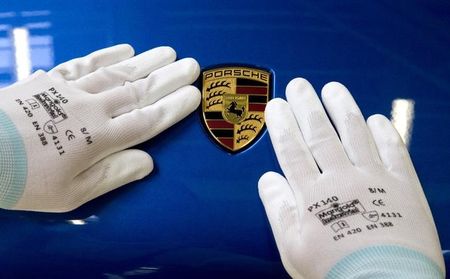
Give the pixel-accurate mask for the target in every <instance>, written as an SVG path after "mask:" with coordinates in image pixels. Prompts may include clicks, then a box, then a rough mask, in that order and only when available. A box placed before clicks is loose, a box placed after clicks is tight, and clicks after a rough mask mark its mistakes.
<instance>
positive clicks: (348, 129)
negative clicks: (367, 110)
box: [322, 82, 381, 166]
mask: <svg viewBox="0 0 450 279" xmlns="http://www.w3.org/2000/svg"><path fill="white" fill-rule="evenodd" d="M322 101H323V104H324V105H325V108H326V110H327V112H328V114H329V115H330V118H331V120H332V121H333V123H334V125H335V127H336V129H337V132H338V133H339V136H340V138H341V142H342V145H343V146H344V149H345V151H346V153H347V156H348V158H349V159H350V161H351V162H352V163H353V164H354V165H358V166H367V165H381V160H380V158H379V156H378V152H377V149H376V146H375V143H374V141H373V138H372V136H371V134H370V132H369V129H368V128H367V125H366V122H365V121H364V117H363V115H362V113H361V111H360V110H359V107H358V105H357V104H356V103H355V100H354V99H353V97H352V95H351V94H350V92H349V91H348V90H347V88H346V87H345V86H344V85H342V84H340V83H338V82H330V83H328V84H326V85H325V86H324V87H323V89H322Z"/></svg>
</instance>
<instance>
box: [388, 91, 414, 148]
mask: <svg viewBox="0 0 450 279" xmlns="http://www.w3.org/2000/svg"><path fill="white" fill-rule="evenodd" d="M413 120H414V100H411V99H395V100H394V101H392V110H391V121H392V124H393V125H394V127H395V128H396V129H397V131H398V133H399V134H400V136H401V138H402V140H403V142H404V143H405V145H406V146H409V143H410V140H411V133H412V129H413Z"/></svg>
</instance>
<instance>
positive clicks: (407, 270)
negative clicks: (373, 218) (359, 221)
mask: <svg viewBox="0 0 450 279" xmlns="http://www.w3.org/2000/svg"><path fill="white" fill-rule="evenodd" d="M325 278H326V279H331V278H333V279H340V278H345V279H351V278H397V279H402V278H405V279H406V278H421V279H424V278H430V279H431V278H433V279H437V278H442V279H443V278H444V273H443V271H442V270H441V269H440V268H439V266H438V265H437V264H436V263H435V262H434V261H433V260H431V259H430V258H429V257H427V256H425V255H424V254H422V253H420V252H418V251H415V250H412V249H408V248H404V247H401V246H373V247H368V248H364V249H361V250H358V251H356V252H354V253H352V254H350V255H348V256H346V257H345V258H344V259H342V260H340V261H339V262H338V263H337V264H336V265H335V266H334V267H333V268H332V269H331V270H330V272H328V274H327V276H326V277H325Z"/></svg>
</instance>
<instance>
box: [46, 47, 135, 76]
mask: <svg viewBox="0 0 450 279" xmlns="http://www.w3.org/2000/svg"><path fill="white" fill-rule="evenodd" d="M133 55H134V49H133V47H132V46H130V45H128V44H121V45H116V46H112V47H109V48H104V49H100V50H97V51H94V52H92V53H91V54H89V55H87V56H84V57H80V58H75V59H72V60H69V61H67V62H64V63H62V64H60V65H58V66H56V67H55V68H53V69H52V70H51V71H50V72H49V74H50V75H51V76H52V77H53V78H60V79H64V80H76V79H79V78H81V77H82V76H84V75H87V74H89V73H91V72H93V71H95V70H97V69H99V68H100V67H105V66H109V65H112V64H115V63H118V62H120V61H122V60H125V59H128V58H130V57H133Z"/></svg>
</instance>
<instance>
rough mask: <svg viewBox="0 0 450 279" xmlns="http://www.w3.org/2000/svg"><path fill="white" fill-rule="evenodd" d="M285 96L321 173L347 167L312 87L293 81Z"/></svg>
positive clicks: (343, 153) (344, 156)
mask: <svg viewBox="0 0 450 279" xmlns="http://www.w3.org/2000/svg"><path fill="white" fill-rule="evenodd" d="M286 97H287V100H288V102H289V104H290V105H291V107H292V110H293V112H294V114H295V118H296V119H297V123H298V125H299V126H300V130H301V132H302V135H303V138H304V139H305V142H306V144H307V145H308V147H309V150H310V151H311V153H312V155H313V156H314V159H315V160H316V162H317V164H318V165H319V167H320V169H321V170H322V172H326V171H327V170H336V169H341V168H345V167H348V166H350V165H351V164H350V161H349V160H348V158H347V155H346V154H345V151H344V149H343V147H342V144H341V142H340V140H339V138H338V136H337V134H336V131H335V130H334V128H333V126H332V125H331V123H330V120H329V119H328V117H327V115H326V113H325V110H324V109H323V106H322V103H321V102H320V100H319V98H318V96H317V94H316V92H315V90H314V88H313V87H312V86H311V84H310V83H309V82H308V81H307V80H305V79H303V78H296V79H293V80H292V81H291V82H289V84H288V86H287V87H286Z"/></svg>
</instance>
